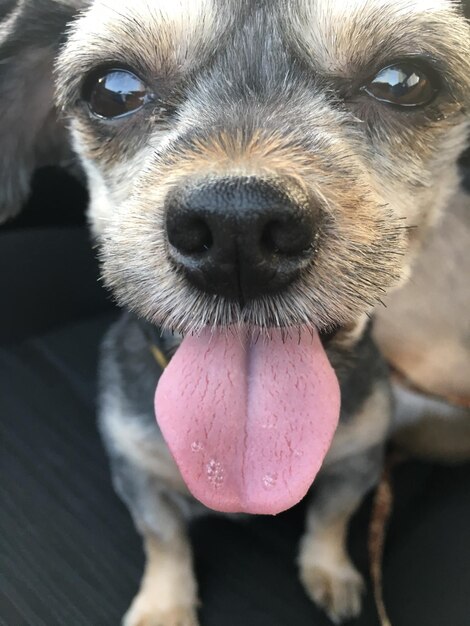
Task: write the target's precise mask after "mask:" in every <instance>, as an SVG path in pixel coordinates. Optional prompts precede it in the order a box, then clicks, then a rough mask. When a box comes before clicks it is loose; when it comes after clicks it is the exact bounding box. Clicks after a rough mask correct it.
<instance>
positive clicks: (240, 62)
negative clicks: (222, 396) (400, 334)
mask: <svg viewBox="0 0 470 626" xmlns="http://www.w3.org/2000/svg"><path fill="white" fill-rule="evenodd" d="M57 76H58V100H59V103H60V105H61V106H62V108H63V110H64V112H65V114H66V116H67V117H68V118H69V119H70V128H71V133H72V137H73V142H74V146H75V149H76V151H77V152H78V154H79V155H80V157H81V160H82V163H83V165H84V168H85V170H86V172H87V175H88V177H89V184H90V192H91V207H90V219H91V222H92V226H93V229H94V232H95V233H96V234H97V236H98V239H99V243H100V245H101V247H102V251H103V267H104V276H105V279H106V281H107V283H108V284H109V285H110V286H111V287H112V288H113V290H114V291H115V293H116V294H117V296H118V298H119V299H120V301H121V302H122V303H124V304H126V305H127V306H129V307H131V308H133V309H134V310H137V311H138V312H139V313H140V314H143V315H144V316H146V317H147V318H148V319H150V320H152V321H154V322H158V323H159V324H162V325H164V326H167V327H170V328H173V329H176V330H178V331H183V332H188V331H195V330H198V329H201V328H202V327H204V326H207V325H215V324H220V325H229V324H249V325H255V326H258V327H271V326H297V325H301V324H302V325H304V324H307V325H313V326H316V327H317V328H320V329H325V328H328V327H333V326H338V325H343V324H350V323H351V322H354V321H356V320H358V319H359V318H360V317H361V316H363V315H364V314H365V313H366V312H368V311H370V310H371V309H372V308H373V307H374V306H376V305H377V303H378V302H379V301H380V298H381V297H382V296H383V294H384V293H385V292H387V291H388V290H390V289H391V288H392V287H394V286H395V285H397V284H399V283H400V282H401V281H403V280H404V279H405V278H406V276H407V273H408V269H409V264H410V260H411V258H412V256H413V252H414V250H415V249H416V248H417V246H418V244H419V240H420V239H421V236H422V233H424V232H425V231H426V229H427V228H428V227H429V226H430V225H431V224H433V223H434V222H435V220H436V217H437V215H438V213H439V210H440V209H441V208H442V207H443V206H444V204H445V203H446V202H447V201H448V199H449V196H450V194H451V193H452V192H453V191H454V189H455V187H456V186H457V184H458V176H457V165H456V160H457V158H458V155H459V154H460V153H461V152H462V150H463V149H464V146H465V143H466V134H467V117H466V112H465V107H466V106H467V105H468V103H467V100H468V97H469V93H470V84H469V83H470V35H469V28H468V26H467V23H466V21H465V20H464V18H463V16H461V15H460V13H459V12H458V9H457V7H456V6H455V5H454V4H453V3H451V2H450V1H445V0H415V1H410V0H350V1H348V2H346V1H345V2H337V1H336V0H335V1H333V0H316V1H313V0H271V1H269V2H267V1H263V0H251V1H249V0H242V1H241V0H152V1H150V0H132V2H131V0H128V1H127V2H126V1H119V2H113V3H108V2H104V1H102V0H95V1H94V2H93V3H92V4H91V6H90V7H89V8H88V9H87V10H86V12H85V13H84V14H83V16H81V17H80V18H79V19H78V21H77V22H76V23H75V25H74V26H73V28H72V30H71V31H70V34H69V37H68V40H67V43H66V45H65V46H64V48H63V50H62V53H61V55H60V57H59V63H58V69H57Z"/></svg>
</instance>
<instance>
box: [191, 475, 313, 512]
mask: <svg viewBox="0 0 470 626" xmlns="http://www.w3.org/2000/svg"><path fill="white" fill-rule="evenodd" d="M186 484H187V485H188V488H189V490H190V492H191V493H192V495H193V496H194V497H195V498H196V499H197V500H199V502H201V503H202V504H203V505H204V506H206V507H207V508H208V509H211V510H212V511H216V512H218V513H239V514H245V515H279V514H280V513H283V512H284V511H288V510H289V509H291V508H292V507H293V506H295V505H296V504H298V503H299V502H300V501H301V500H303V498H304V497H305V496H306V495H307V493H308V491H309V489H310V487H311V482H309V484H308V485H306V486H304V488H303V489H301V490H299V489H297V491H296V493H295V494H293V493H289V494H286V493H285V492H282V493H280V494H278V495H275V494H272V493H268V492H266V494H263V495H260V494H257V495H256V496H255V497H240V496H238V495H234V494H233V493H232V494H227V492H225V491H224V490H222V489H221V490H220V491H219V490H214V491H208V490H207V489H204V488H202V489H200V488H199V485H198V483H197V482H196V483H195V484H194V483H192V481H191V480H186Z"/></svg>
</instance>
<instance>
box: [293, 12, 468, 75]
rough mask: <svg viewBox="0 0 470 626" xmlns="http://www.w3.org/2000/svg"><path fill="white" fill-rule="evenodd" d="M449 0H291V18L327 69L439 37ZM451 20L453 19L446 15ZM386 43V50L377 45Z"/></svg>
mask: <svg viewBox="0 0 470 626" xmlns="http://www.w3.org/2000/svg"><path fill="white" fill-rule="evenodd" d="M456 4H457V3H455V2H453V0H339V1H338V0H295V1H294V3H290V6H291V11H290V13H291V23H292V24H293V25H294V31H295V32H296V33H297V34H298V35H299V37H300V40H301V41H302V43H303V44H304V45H305V46H306V48H307V50H309V51H310V52H311V54H312V56H313V57H314V58H315V59H316V60H317V62H318V63H319V65H321V67H323V68H324V69H326V70H327V71H331V72H339V73H341V72H342V71H346V72H347V71H348V69H349V68H348V66H349V65H350V63H351V61H352V60H355V59H354V57H355V56H357V57H358V58H357V61H358V62H359V63H360V62H363V61H364V58H361V57H365V58H367V57H366V55H369V56H370V55H371V54H378V55H380V54H387V52H389V54H393V53H394V52H395V49H394V45H393V44H396V49H397V52H398V54H400V46H402V47H403V53H407V52H413V50H412V49H410V48H412V47H413V45H415V46H416V51H418V50H419V48H420V45H421V43H422V41H423V39H424V38H428V39H431V40H436V42H437V41H438V40H439V32H438V30H437V29H435V25H436V24H437V23H438V24H439V27H440V29H442V34H441V35H442V36H443V37H445V27H446V22H447V21H448V18H450V17H451V16H452V17H453V18H454V19H455V7H456ZM451 22H453V20H451ZM384 45H385V46H388V45H390V51H388V50H383V49H381V48H383V46H384Z"/></svg>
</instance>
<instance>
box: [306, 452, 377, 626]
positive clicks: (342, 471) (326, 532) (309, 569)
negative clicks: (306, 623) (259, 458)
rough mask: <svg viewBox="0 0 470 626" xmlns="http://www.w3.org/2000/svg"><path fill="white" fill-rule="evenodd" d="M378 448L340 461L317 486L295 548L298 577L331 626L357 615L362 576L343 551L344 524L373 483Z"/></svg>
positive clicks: (375, 477) (345, 528) (320, 479)
mask: <svg viewBox="0 0 470 626" xmlns="http://www.w3.org/2000/svg"><path fill="white" fill-rule="evenodd" d="M382 456H383V455H382V447H381V446H376V447H374V448H371V449H369V450H367V451H364V452H362V453H361V454H359V455H357V456H354V457H351V458H348V459H345V460H342V461H339V462H337V463H335V464H334V465H332V466H331V467H329V468H327V469H326V470H325V471H324V473H322V474H321V475H320V476H319V477H318V479H317V481H316V483H315V487H316V488H315V492H314V494H313V500H312V503H311V505H310V508H309V510H308V513H307V530H306V532H305V534H304V536H303V538H302V540H301V544H300V555H299V565H300V578H301V581H302V583H303V585H304V587H305V590H306V592H307V594H308V595H309V596H310V597H311V598H312V600H313V601H314V602H315V603H316V604H317V605H319V606H320V607H322V608H323V609H324V610H325V612H326V613H327V614H328V615H329V617H330V618H331V620H332V621H333V622H335V623H340V622H342V621H343V620H347V619H350V618H353V617H356V616H357V615H359V613H360V611H361V595H362V592H363V588H364V583H363V579H362V576H361V575H360V574H359V572H358V571H357V570H356V568H355V567H354V565H353V563H352V561H351V559H350V558H349V555H348V553H347V545H346V541H347V533H348V524H349V521H350V519H351V517H352V515H353V514H354V512H355V511H356V509H357V508H358V506H359V505H360V503H361V502H362V500H363V498H364V496H365V494H366V493H367V492H368V491H369V489H370V488H371V487H372V486H373V485H374V484H376V483H377V481H378V479H379V476H380V471H381V467H382Z"/></svg>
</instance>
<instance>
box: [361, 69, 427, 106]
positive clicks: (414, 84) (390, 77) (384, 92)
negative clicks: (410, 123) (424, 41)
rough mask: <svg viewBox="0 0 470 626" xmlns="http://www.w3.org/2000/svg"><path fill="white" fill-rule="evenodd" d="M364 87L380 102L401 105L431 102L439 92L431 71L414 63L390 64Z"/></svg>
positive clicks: (422, 104)
mask: <svg viewBox="0 0 470 626" xmlns="http://www.w3.org/2000/svg"><path fill="white" fill-rule="evenodd" d="M363 89H364V91H365V92H366V93H367V94H368V95H369V96H372V97H373V98H375V99H376V100H379V101H380V102H385V103H387V104H394V105H396V106H401V107H420V106H424V105H426V104H429V103H430V102H431V101H432V100H433V99H434V97H435V96H436V94H437V92H438V86H437V85H436V80H435V79H434V77H433V76H431V75H430V72H426V71H425V70H424V69H421V68H420V67H418V65H415V64H412V63H401V64H397V65H390V66H389V67H386V68H384V69H382V70H380V72H379V73H378V74H377V75H376V76H375V78H373V80H371V81H370V83H369V84H368V85H366V86H365V87H364V88H363Z"/></svg>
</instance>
